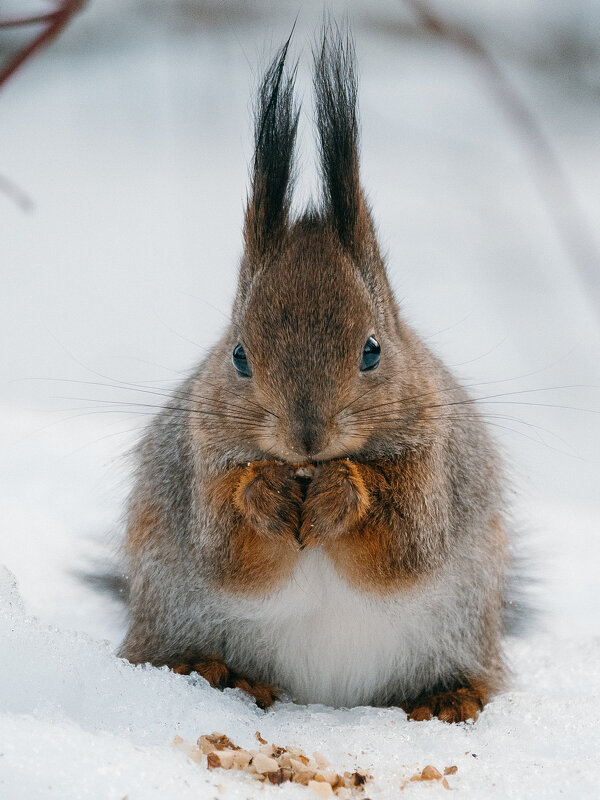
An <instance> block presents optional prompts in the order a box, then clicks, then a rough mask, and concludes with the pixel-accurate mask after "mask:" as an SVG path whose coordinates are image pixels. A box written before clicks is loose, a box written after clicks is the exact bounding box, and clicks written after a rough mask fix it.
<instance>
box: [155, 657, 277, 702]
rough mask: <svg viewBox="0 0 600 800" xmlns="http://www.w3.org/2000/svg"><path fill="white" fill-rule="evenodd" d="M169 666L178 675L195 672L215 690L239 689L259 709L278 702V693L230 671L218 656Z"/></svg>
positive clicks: (266, 685)
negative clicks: (252, 699)
mask: <svg viewBox="0 0 600 800" xmlns="http://www.w3.org/2000/svg"><path fill="white" fill-rule="evenodd" d="M169 666H170V667H171V669H172V670H173V672H176V673H177V674H178V675H190V674H191V673H192V672H197V673H198V675H200V676H201V677H202V678H204V679H205V680H207V681H208V682H209V683H210V685H211V686H213V687H214V688H215V689H241V690H242V691H244V692H246V693H247V694H249V695H250V696H251V697H253V698H254V700H255V701H256V705H257V706H258V707H259V708H269V706H272V705H273V703H274V702H275V701H276V700H279V693H278V692H277V690H276V689H274V688H273V687H272V686H269V685H268V684H266V683H261V682H260V681H253V680H251V679H250V678H245V677H244V676H242V675H240V674H239V673H237V672H234V671H233V670H230V669H229V667H228V666H227V664H226V663H225V662H224V661H223V659H222V658H221V657H220V656H218V655H208V656H205V657H204V658H199V659H190V660H189V661H182V662H174V663H173V664H172V665H169Z"/></svg>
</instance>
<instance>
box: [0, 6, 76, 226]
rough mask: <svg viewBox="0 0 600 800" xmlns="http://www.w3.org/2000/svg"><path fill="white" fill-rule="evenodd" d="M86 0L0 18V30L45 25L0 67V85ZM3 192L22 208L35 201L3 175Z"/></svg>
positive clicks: (28, 206) (1, 183)
mask: <svg viewBox="0 0 600 800" xmlns="http://www.w3.org/2000/svg"><path fill="white" fill-rule="evenodd" d="M84 4H85V0H60V2H59V4H58V6H57V7H56V8H54V9H53V10H52V11H48V12H47V13H45V14H35V15H31V16H28V17H27V16H26V17H10V18H5V19H2V18H0V29H7V28H18V27H23V26H25V25H45V27H44V29H43V30H42V31H41V33H39V34H38V36H36V38H35V39H34V40H33V41H32V42H30V43H29V44H28V45H26V46H25V47H24V48H23V49H22V50H20V51H19V52H18V53H17V54H16V55H14V56H13V58H12V59H10V60H9V61H8V63H7V64H6V65H5V66H4V67H2V68H1V69H0V88H2V86H4V84H5V83H6V82H7V81H8V79H9V78H11V77H12V76H13V75H14V74H15V72H16V71H17V70H18V69H19V67H21V66H22V65H23V64H24V63H25V61H27V59H28V58H30V57H31V56H32V55H33V54H34V53H36V52H37V51H38V50H41V49H42V48H43V47H45V46H46V45H49V44H50V42H52V41H53V39H55V38H56V37H57V36H58V34H59V33H60V32H61V31H62V30H63V28H64V27H65V26H66V25H67V23H68V22H69V20H70V19H71V18H72V17H73V16H74V15H75V14H76V13H77V12H78V11H81V9H82V8H83V6H84ZM0 192H1V193H2V194H4V195H6V196H7V197H10V198H11V200H13V201H14V202H15V203H16V204H17V205H18V206H19V207H20V208H21V209H22V210H23V211H31V209H32V208H33V202H32V200H31V199H30V198H29V197H28V196H27V195H26V194H25V192H24V191H23V190H22V189H20V188H19V187H18V186H17V185H16V184H15V183H13V182H12V181H11V180H9V179H8V178H6V177H5V176H4V175H0Z"/></svg>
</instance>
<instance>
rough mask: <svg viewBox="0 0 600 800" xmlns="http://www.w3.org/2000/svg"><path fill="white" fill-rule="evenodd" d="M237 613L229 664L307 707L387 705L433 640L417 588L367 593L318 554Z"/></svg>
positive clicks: (236, 604)
mask: <svg viewBox="0 0 600 800" xmlns="http://www.w3.org/2000/svg"><path fill="white" fill-rule="evenodd" d="M229 612H230V614H229V619H230V625H232V631H231V633H232V636H230V637H227V639H228V644H227V650H228V652H227V653H226V654H225V658H226V660H228V662H229V663H232V664H234V665H235V666H237V667H238V668H239V669H240V670H245V671H246V672H247V673H248V674H252V675H257V676H258V675H260V677H262V678H263V679H264V680H268V681H270V682H272V683H274V684H275V685H277V686H279V687H281V688H282V689H284V690H286V691H287V692H289V693H290V694H291V695H292V697H293V698H294V699H295V700H296V701H298V702H306V703H315V702H321V703H326V704H328V705H337V706H350V705H360V704H363V703H373V702H377V701H378V702H381V703H384V702H386V700H387V699H388V697H387V696H386V695H389V694H395V693H396V692H397V688H398V687H397V680H398V676H399V675H407V674H409V673H410V672H411V670H412V669H413V668H414V665H413V663H412V662H413V660H416V661H418V662H420V663H422V660H423V655H424V650H427V648H428V646H429V643H430V642H431V635H432V634H431V630H430V627H431V626H430V624H429V622H430V621H429V620H428V615H427V613H426V611H425V610H424V607H423V601H422V598H421V597H420V591H419V590H418V589H417V588H415V587H413V588H412V589H411V590H410V591H406V592H403V593H398V594H396V595H392V596H381V595H379V594H377V593H367V592H362V591H359V590H357V589H355V588H353V587H352V586H351V585H350V584H349V583H348V582H347V581H345V580H343V579H342V578H340V576H339V574H338V572H337V571H336V569H335V567H334V565H333V563H332V562H331V560H330V559H329V558H328V557H327V556H326V555H325V554H324V553H323V552H322V551H320V550H318V549H316V550H310V551H307V552H304V553H302V554H301V557H300V558H299V560H298V563H297V565H296V568H295V571H294V573H293V575H292V576H291V578H290V580H289V581H287V582H286V583H285V584H284V585H283V586H282V587H281V588H280V589H279V590H278V591H277V592H275V593H273V594H270V595H269V596H268V597H265V598H261V599H252V600H250V599H239V600H237V601H231V606H230V608H229Z"/></svg>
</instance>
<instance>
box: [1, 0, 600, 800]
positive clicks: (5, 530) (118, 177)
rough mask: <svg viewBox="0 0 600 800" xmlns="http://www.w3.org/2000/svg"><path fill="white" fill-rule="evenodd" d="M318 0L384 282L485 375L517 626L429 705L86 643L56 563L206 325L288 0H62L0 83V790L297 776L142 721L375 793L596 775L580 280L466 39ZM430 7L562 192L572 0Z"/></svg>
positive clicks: (92, 526) (592, 488)
mask: <svg viewBox="0 0 600 800" xmlns="http://www.w3.org/2000/svg"><path fill="white" fill-rule="evenodd" d="M13 5H15V7H16V6H17V5H18V4H13ZM39 5H40V4H38V6H39ZM333 5H334V7H335V8H337V9H338V10H342V11H343V10H344V9H345V8H346V7H348V8H349V10H350V14H351V16H352V18H353V19H354V20H355V30H356V34H357V44H358V52H359V57H360V64H361V111H362V120H363V178H364V183H365V185H366V187H367V189H368V193H369V197H370V200H371V202H372V205H373V207H374V211H375V216H376V220H377V223H378V226H379V231H380V236H381V240H382V243H383V246H384V248H385V250H386V251H387V252H388V254H389V259H388V260H389V265H390V273H391V277H392V280H393V283H394V285H395V287H396V289H397V293H398V296H399V297H400V298H401V300H402V306H403V309H404V313H405V315H406V316H407V317H408V318H409V319H410V320H412V321H413V322H414V323H415V325H416V326H417V327H418V329H419V330H420V331H421V332H422V333H423V335H424V336H426V337H427V339H428V341H429V342H430V343H431V345H432V346H433V347H434V348H435V349H436V350H437V351H438V352H440V353H441V354H442V355H443V357H444V358H445V359H446V361H447V362H448V363H449V364H451V365H452V366H454V367H455V369H456V370H457V372H459V374H461V375H462V376H463V378H464V379H465V381H466V382H467V383H469V384H476V385H474V386H473V389H472V391H474V392H475V393H477V394H479V395H480V396H484V395H497V394H499V393H504V392H514V393H515V394H510V395H507V396H505V397H502V398H498V397H496V398H494V401H495V403H494V404H489V405H485V406H482V407H484V408H485V409H486V410H487V411H489V413H490V415H491V416H490V423H491V424H492V426H493V427H492V430H493V431H494V432H495V433H496V435H497V437H498V440H499V442H500V444H501V445H502V447H503V449H504V450H505V452H506V455H507V459H508V461H509V463H510V465H511V470H512V473H513V475H514V484H515V486H516V487H517V490H518V491H517V492H516V494H515V498H514V502H515V516H516V517H517V519H518V520H519V523H520V526H521V527H522V529H523V532H524V533H523V538H524V542H525V550H526V551H527V552H528V554H529V555H530V563H531V565H532V566H531V569H532V573H533V575H534V577H535V578H536V581H537V583H536V585H535V586H534V589H533V593H534V595H535V602H536V605H537V606H538V607H539V608H540V611H541V613H540V622H539V627H538V629H537V630H535V631H534V632H532V633H530V634H528V635H527V636H526V637H525V638H523V639H521V640H515V641H512V640H511V641H509V642H508V644H507V649H508V656H509V660H510V663H511V666H512V669H513V674H514V680H513V684H512V686H511V688H510V691H508V692H507V693H505V694H503V695H501V696H499V697H497V698H496V699H494V700H493V701H492V702H491V703H490V704H489V705H488V707H487V708H486V710H485V711H484V713H483V714H482V715H481V717H480V719H479V721H478V722H477V723H476V724H475V725H469V724H467V725H460V726H447V725H444V724H442V723H439V722H437V721H432V722H424V723H415V722H408V721H407V720H406V718H405V715H404V714H403V713H402V712H401V711H399V710H397V709H369V708H361V709H353V710H337V711H335V710H332V709H327V708H323V707H301V706H296V705H293V704H291V703H289V702H287V701H286V702H282V703H279V704H277V705H276V706H275V707H274V708H273V709H272V710H270V711H269V712H268V713H266V714H265V713H263V712H261V711H259V710H257V709H256V707H255V706H253V705H252V704H251V703H250V701H249V700H248V698H246V697H245V696H244V695H243V694H241V693H239V692H233V691H230V690H228V691H227V692H225V693H219V692H217V691H215V690H212V689H210V688H209V687H208V686H207V685H206V684H205V683H204V682H203V681H202V680H201V679H194V678H185V677H182V676H176V675H173V674H170V673H168V672H166V671H163V670H157V669H143V668H133V667H132V666H130V665H128V664H126V663H124V662H122V661H120V660H118V659H117V658H116V657H115V656H114V655H113V652H114V648H115V647H116V645H117V644H118V642H119V640H120V638H121V636H122V633H123V619H122V612H121V609H120V607H119V606H118V605H117V604H115V603H113V602H112V601H110V600H108V599H107V598H104V597H101V596H97V595H96V594H94V593H93V592H91V591H90V590H89V589H88V588H87V587H86V586H85V585H84V584H83V583H82V582H81V581H80V580H79V578H78V576H77V573H78V572H79V571H81V570H85V569H86V568H88V567H89V565H90V564H91V563H93V562H94V561H95V560H96V559H101V558H103V557H104V556H105V555H106V554H107V553H109V552H110V551H111V549H112V548H114V547H116V545H117V543H118V541H119V536H120V522H119V519H120V510H121V507H122V501H123V498H124V496H125V493H126V491H127V486H128V464H127V458H126V454H127V451H128V449H129V447H130V446H131V444H132V443H133V442H134V441H135V438H136V436H137V435H138V431H139V430H140V429H141V427H142V426H143V425H144V424H145V422H146V421H147V419H148V414H149V413H150V412H151V411H152V409H148V408H146V407H144V406H142V405H140V404H143V403H150V404H151V403H155V402H156V403H160V402H161V400H162V398H161V396H160V393H161V392H163V391H167V390H168V388H169V387H170V386H171V385H173V381H177V380H179V378H180V376H181V373H182V371H185V370H187V369H188V368H189V367H190V366H191V365H192V364H193V363H194V362H195V361H196V360H197V359H198V358H199V357H201V355H202V353H203V352H204V350H203V348H205V347H206V346H208V345H209V344H210V342H211V341H214V339H215V337H216V335H217V334H218V332H219V330H220V329H221V328H222V327H223V325H224V316H225V317H226V315H227V309H228V306H229V302H230V297H231V293H232V288H233V283H234V280H235V271H236V268H237V259H238V256H239V251H240V247H241V237H240V225H241V213H242V198H243V194H244V190H245V182H246V176H247V172H246V164H247V160H248V156H249V153H250V139H249V124H248V98H249V96H250V91H251V87H252V85H253V84H255V82H256V67H255V65H256V64H258V63H259V62H260V60H261V58H262V57H263V55H262V54H263V53H264V52H265V50H267V49H269V48H268V45H269V42H270V41H271V40H272V41H273V42H275V43H278V42H280V41H281V39H282V37H283V35H284V33H285V32H287V31H288V30H289V28H290V27H291V24H292V22H293V19H294V17H295V15H296V12H297V5H295V4H294V3H291V2H281V3H278V4H277V6H276V8H273V6H274V4H268V3H265V2H258V0H257V2H254V3H252V4H249V3H236V2H233V1H231V2H230V1H228V2H218V3H216V2H215V3H203V4H197V5H195V4H193V3H176V2H174V1H173V2H171V3H157V2H154V0H144V2H135V1H134V0H128V2H123V0H104V2H93V1H92V2H91V3H89V4H88V7H87V9H86V10H85V12H84V13H82V15H81V17H80V18H79V19H78V20H77V21H76V22H74V23H73V25H72V26H71V27H70V28H69V29H68V30H67V31H65V33H64V35H63V36H62V37H61V38H60V39H59V40H58V41H57V42H56V43H55V45H54V46H53V47H52V49H50V50H48V51H47V52H46V53H45V54H43V55H42V56H40V57H39V58H38V59H37V60H36V61H32V62H31V63H30V64H29V65H28V66H27V68H26V69H24V70H23V71H22V72H21V73H20V74H19V75H17V76H16V77H15V79H14V81H12V82H11V83H10V84H9V85H8V86H7V87H6V90H5V91H4V92H3V93H2V94H1V95H0V115H1V116H2V120H3V123H2V125H1V126H0V174H1V175H6V176H7V177H8V178H10V179H11V180H12V181H14V182H16V183H17V184H18V185H19V186H20V187H21V188H22V189H23V190H25V191H26V192H27V193H28V194H29V195H30V196H31V197H32V199H33V201H34V210H33V211H32V212H31V213H29V214H24V213H23V212H22V211H21V210H20V209H18V208H17V207H16V206H14V204H13V203H12V202H11V201H10V200H9V199H8V198H7V197H5V196H4V195H2V194H0V241H2V259H3V261H2V266H1V270H2V282H3V283H2V293H1V296H0V302H1V304H2V308H1V313H0V337H1V339H2V342H3V347H2V356H1V360H2V364H1V370H0V375H1V376H2V382H1V384H0V486H1V487H2V488H1V490H0V520H1V523H0V524H1V536H0V564H4V565H6V567H7V568H8V571H6V570H3V571H2V573H1V577H0V609H1V610H0V626H1V628H2V630H1V631H0V797H2V798H3V800H4V798H8V800H13V798H27V800H29V798H32V797H35V798H45V797H53V796H54V797H60V798H70V797H72V798H85V797H93V798H98V797H102V798H113V797H114V798H119V800H120V798H123V797H125V796H127V797H128V798H129V800H132V799H133V798H153V797H160V798H161V800H164V798H171V797H173V798H175V797H177V798H178V800H179V798H187V797H190V798H191V797H193V798H204V797H206V798H211V799H212V798H214V797H219V798H229V797H231V798H236V797H240V798H241V797H243V798H247V797H268V796H272V797H274V798H276V797H282V798H284V797H292V796H293V797H298V798H302V797H303V798H308V799H309V798H310V797H311V794H310V792H309V791H308V790H307V789H304V788H303V787H293V786H283V787H266V788H264V789H263V788H261V787H260V786H259V785H258V784H255V783H253V782H252V781H251V779H248V778H244V777H243V776H239V775H232V774H231V773H220V774H218V773H215V772H208V771H207V770H206V769H205V768H204V767H202V766H199V765H198V764H195V763H192V762H191V761H189V760H188V759H187V758H186V757H185V755H184V754H183V753H181V752H180V751H177V750H174V749H173V748H171V747H170V742H171V741H172V739H173V737H174V736H175V735H180V736H182V737H184V738H186V739H188V740H190V741H195V739H196V738H197V737H198V736H199V735H200V734H203V733H209V732H212V731H222V732H224V733H226V734H228V735H229V736H231V737H232V738H233V739H234V740H235V741H236V742H237V743H238V744H240V745H246V746H249V745H251V744H252V743H253V742H254V732H255V731H256V730H260V732H261V734H262V735H263V737H264V738H266V739H268V740H269V741H274V742H276V743H278V744H284V745H285V744H296V745H299V746H301V747H303V748H304V749H305V751H306V752H308V753H311V752H312V751H314V750H319V751H321V752H323V753H325V754H326V755H327V756H328V758H329V759H330V760H331V762H332V763H333V764H334V765H335V767H336V768H337V769H349V768H352V767H353V766H355V765H359V766H361V767H364V768H366V769H368V770H369V771H370V772H371V773H372V774H373V782H372V783H371V784H370V785H369V788H368V791H367V792H366V795H367V796H369V797H372V798H386V797H390V798H393V797H397V796H399V794H400V790H399V787H400V785H401V784H402V782H403V780H404V779H405V778H406V777H408V776H410V775H412V774H414V772H415V771H416V770H417V769H421V768H422V767H424V766H425V765H426V764H433V765H434V766H437V767H438V768H439V769H441V768H443V767H444V766H448V765H451V764H456V765H457V766H458V773H457V774H456V775H455V776H450V778H449V781H450V783H451V786H452V788H453V789H455V790H457V792H458V796H459V797H465V798H487V797H500V798H510V797H515V798H529V797H531V798H534V797H535V798H538V797H544V798H546V797H549V798H552V797H554V796H557V797H558V796H560V797H573V798H578V797H586V796H594V795H595V794H597V793H598V789H597V787H598V782H599V781H600V767H599V765H598V759H597V753H598V749H599V745H600V741H599V739H600V725H598V722H597V720H598V716H599V712H600V707H599V706H600V675H599V672H600V591H599V589H598V579H597V569H598V564H600V536H598V528H599V522H600V500H599V497H598V483H599V478H600V469H599V466H598V465H599V461H598V453H600V429H599V425H598V421H599V419H600V416H599V414H598V412H599V411H600V390H599V389H598V387H599V386H600V329H599V326H598V316H597V309H594V307H593V304H592V302H591V300H590V298H589V297H588V296H587V295H586V293H585V292H584V291H583V289H582V287H581V285H580V283H579V280H578V277H577V273H576V272H575V271H574V269H573V265H572V264H571V262H570V261H569V259H568V257H567V256H566V254H565V252H564V251H563V249H562V247H561V244H560V241H559V239H558V237H557V235H556V231H555V229H554V227H553V225H552V223H551V222H550V221H549V218H548V216H547V214H546V211H545V207H544V204H543V203H542V202H541V199H540V197H539V195H538V193H537V192H536V190H535V188H534V184H533V182H532V178H531V172H530V165H529V163H528V160H527V157H526V156H525V154H524V152H523V150H522V149H521V148H520V147H519V145H518V141H517V140H516V139H515V136H514V131H513V130H512V128H511V126H510V124H509V122H508V121H507V120H506V118H505V117H504V115H503V114H502V113H501V112H500V111H499V109H498V107H497V106H496V105H495V104H494V102H493V101H492V99H491V98H490V95H489V92H488V91H487V90H486V86H485V82H484V81H483V80H482V79H481V76H480V75H479V73H478V72H477V70H476V69H475V68H474V67H473V65H472V64H471V63H470V62H469V61H468V60H467V59H465V58H464V57H463V56H462V55H461V54H459V53H457V52H456V51H455V50H454V49H453V48H452V47H450V46H448V45H446V44H444V43H441V42H439V41H437V40H435V39H431V38H430V37H428V36H425V35H423V34H422V33H418V31H417V29H416V27H415V25H414V18H413V17H412V16H411V15H410V13H408V12H407V10H406V9H405V8H404V7H403V6H402V4H401V3H399V2H396V0H381V2H380V3H377V4H369V3H367V2H366V0H354V2H351V3H343V2H338V3H334V4H333ZM32 6H33V3H32ZM438 7H439V8H441V9H442V10H443V11H444V13H445V14H447V15H450V14H453V15H455V18H456V19H458V20H460V21H461V22H463V23H464V24H466V25H468V26H469V27H470V28H471V30H474V31H475V32H476V33H477V34H478V35H479V36H480V38H481V39H482V40H483V41H485V42H486V44H487V46H488V47H490V49H491V50H492V52H493V53H494V55H495V56H496V58H497V59H498V60H499V61H500V63H501V64H502V66H503V68H504V69H505V70H506V72H507V74H508V75H509V76H510V78H511V81H512V82H513V83H514V85H515V86H516V87H517V88H518V90H519V92H520V93H521V95H522V96H523V97H524V98H525V99H526V100H527V102H528V103H529V104H530V106H531V108H532V109H533V110H534V112H535V114H536V115H537V117H538V119H539V120H540V121H541V124H542V125H543V127H544V130H545V132H546V135H548V136H549V138H550V139H551V142H552V145H553V147H554V148H555V150H556V152H557V153H558V154H559V157H560V159H561V162H562V165H563V168H564V169H565V171H566V174H567V176H568V179H569V181H570V184H571V187H572V189H573V190H574V192H575V195H576V198H577V202H578V204H579V207H580V209H581V213H582V215H583V216H584V218H585V219H587V220H588V222H589V223H590V224H593V223H594V220H596V219H597V218H598V214H599V213H600V207H599V206H600V202H599V199H598V194H597V186H598V183H599V181H600V151H599V150H598V146H597V131H598V126H599V124H600V110H599V107H598V103H597V88H598V85H597V65H598V63H599V62H600V49H599V48H598V46H597V42H598V38H597V35H596V33H595V31H596V32H597V30H598V26H599V25H600V13H598V8H597V5H596V4H594V3H592V2H591V0H581V2H579V3H563V4H560V3H557V4H552V7H550V6H549V4H547V3H544V2H542V0H519V2H516V0H514V2H507V3H504V4H502V8H500V6H499V5H498V4H497V3H494V2H493V0H485V1H484V2H480V3H478V4H477V7H476V8H474V7H473V4H472V3H467V2H462V0H461V2H452V3H450V2H440V3H438ZM194 9H195V12H194ZM320 15H321V3H317V2H314V3H310V2H306V3H305V4H303V8H302V13H301V15H300V18H299V20H298V28H297V33H298V36H297V52H300V51H302V57H303V62H302V64H301V71H300V77H299V83H300V89H301V93H302V94H303V95H304V99H305V109H306V110H305V113H304V114H303V118H302V128H303V130H302V132H301V140H302V151H303V156H302V159H301V165H302V167H303V170H304V172H303V176H304V177H303V179H302V181H301V185H300V193H301V195H302V196H304V197H306V196H307V195H308V194H309V192H310V191H311V187H312V184H313V182H314V169H313V168H312V166H311V148H312V142H311V134H310V130H309V123H310V111H309V108H308V105H309V103H308V98H309V95H310V92H309V84H308V76H307V74H306V62H307V61H308V58H307V56H308V46H307V41H308V40H307V35H308V34H309V33H310V32H311V31H312V30H314V29H315V27H316V26H317V25H318V23H319V20H320ZM265 43H266V44H265ZM594 235H595V236H596V237H597V231H596V230H594ZM598 244H599V246H600V242H599V243H598ZM560 387H570V388H560ZM573 387H577V388H573ZM148 392H151V393H154V394H148ZM518 392H526V393H524V394H516V393H518ZM487 402H488V401H486V403H487ZM517 402H518V403H521V402H524V403H532V404H535V405H521V404H519V405H516V404H515V405H513V403H517ZM127 403H134V404H137V405H134V406H133V407H132V406H128V405H126V404H127ZM540 404H541V405H540ZM573 408H580V409H585V410H584V411H577V410H573ZM146 412H148V413H146ZM497 415H502V416H497ZM13 575H14V578H13V577H12V576H13ZM15 581H16V585H15ZM19 598H21V599H19ZM475 756H476V757H475ZM219 787H221V788H219ZM404 791H405V793H406V794H407V795H409V796H410V795H413V796H421V795H425V794H427V795H430V794H431V793H435V792H444V789H442V788H441V787H440V786H438V785H433V784H424V783H418V784H410V785H409V786H408V787H407V788H406V789H405V790H404Z"/></svg>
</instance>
